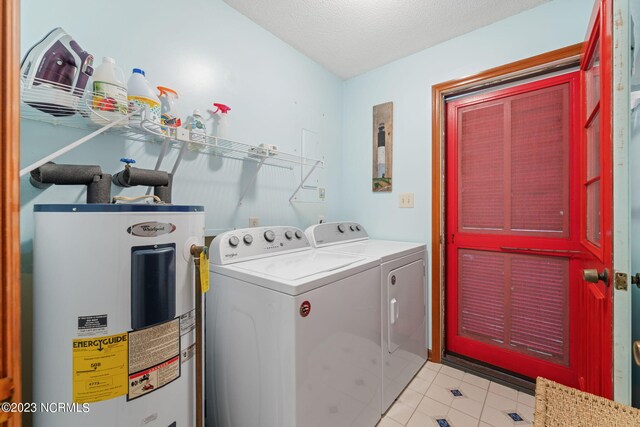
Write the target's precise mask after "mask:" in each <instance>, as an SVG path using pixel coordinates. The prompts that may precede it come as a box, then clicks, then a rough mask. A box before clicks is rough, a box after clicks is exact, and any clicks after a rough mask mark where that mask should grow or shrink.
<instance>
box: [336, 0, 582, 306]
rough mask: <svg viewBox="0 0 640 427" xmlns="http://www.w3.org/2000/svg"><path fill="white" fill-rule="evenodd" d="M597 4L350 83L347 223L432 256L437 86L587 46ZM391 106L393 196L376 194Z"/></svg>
mask: <svg viewBox="0 0 640 427" xmlns="http://www.w3.org/2000/svg"><path fill="white" fill-rule="evenodd" d="M592 6H593V0H555V1H552V2H550V3H547V4H544V5H542V6H539V7H537V8H534V9H531V10H528V11H525V12H522V13H520V14H518V15H516V16H513V17H510V18H508V19H505V20H502V21H500V22H497V23H495V24H493V25H490V26H487V27H484V28H481V29H479V30H476V31H473V32H471V33H467V34H465V35H463V36H460V37H457V38H455V39H453V40H450V41H447V42H444V43H441V44H439V45H437V46H434V47H432V48H430V49H427V50H424V51H422V52H419V53H416V54H414V55H411V56H409V57H407V58H404V59H400V60H398V61H395V62H393V63H391V64H388V65H385V66H383V67H380V68H378V69H376V70H373V71H371V72H368V73H366V74H363V75H361V76H358V77H354V78H352V79H350V80H348V81H346V82H345V85H344V106H343V120H342V122H343V129H342V179H343V181H344V183H345V184H344V191H343V192H342V203H340V207H341V211H340V214H341V217H344V218H345V219H354V220H357V221H360V222H362V223H363V224H365V226H366V227H367V230H368V231H369V232H370V234H372V235H374V236H375V237H378V238H389V239H398V240H409V241H416V242H424V243H427V247H428V248H429V251H430V252H431V167H430V165H431V86H432V85H434V84H437V83H441V82H444V81H447V80H451V79H457V78H461V77H464V76H466V75H470V74H474V73H477V72H480V71H483V70H486V69H488V68H492V67H496V66H499V65H503V64H506V63H509V62H513V61H517V60H520V59H524V58H527V57H530V56H534V55H538V54H541V53H544V52H548V51H550V50H554V49H558V48H561V47H565V46H568V45H571V44H574V43H578V42H581V41H583V40H584V37H585V34H586V29H587V25H588V22H589V17H590V14H591V9H592ZM387 101H393V108H394V113H393V114H394V122H393V123H394V136H393V161H394V164H393V170H394V176H393V192H392V193H391V194H388V193H373V192H372V191H371V162H372V161H371V156H372V148H371V144H372V134H371V133H372V124H371V120H372V110H371V108H372V106H374V105H376V104H380V103H383V102H387ZM400 192H413V193H415V208H414V209H399V208H398V196H399V193H400ZM430 281H431V280H430V278H429V282H430ZM430 289H431V288H430V286H429V295H430V294H431V290H430Z"/></svg>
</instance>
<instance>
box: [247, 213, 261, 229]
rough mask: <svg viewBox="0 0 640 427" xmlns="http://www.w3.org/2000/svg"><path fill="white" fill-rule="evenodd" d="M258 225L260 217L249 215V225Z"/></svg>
mask: <svg viewBox="0 0 640 427" xmlns="http://www.w3.org/2000/svg"><path fill="white" fill-rule="evenodd" d="M259 226H260V218H258V217H257V216H250V217H249V227H259Z"/></svg>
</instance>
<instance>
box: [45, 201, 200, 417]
mask: <svg viewBox="0 0 640 427" xmlns="http://www.w3.org/2000/svg"><path fill="white" fill-rule="evenodd" d="M34 210H35V237H34V289H33V292H34V295H33V300H34V307H33V311H34V344H33V347H34V353H33V354H34V356H33V358H34V401H35V402H37V403H38V405H40V403H47V404H48V403H67V405H66V406H64V407H61V406H58V407H53V406H50V407H49V408H50V409H52V410H50V411H42V410H38V412H37V413H36V414H35V425H36V427H62V426H64V427H76V426H78V427H79V426H83V427H85V426H96V427H98V426H110V427H111V426H123V427H129V426H149V427H191V426H194V425H195V424H196V422H195V420H196V398H195V394H196V392H195V387H196V368H195V359H196V355H195V341H196V332H195V330H194V325H195V301H196V296H195V287H194V271H195V267H194V263H193V257H192V256H191V253H190V248H191V246H193V245H202V244H203V240H204V210H203V207H202V206H170V205H146V204H145V205H124V204H123V205H113V204H112V205H103V204H93V205H91V204H87V205H36V206H35V209H34ZM83 404H84V405H83ZM39 409H40V407H39Z"/></svg>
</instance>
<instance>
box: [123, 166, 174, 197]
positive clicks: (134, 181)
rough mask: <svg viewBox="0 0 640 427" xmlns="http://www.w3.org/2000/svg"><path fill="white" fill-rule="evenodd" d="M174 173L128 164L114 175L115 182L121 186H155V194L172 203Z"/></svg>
mask: <svg viewBox="0 0 640 427" xmlns="http://www.w3.org/2000/svg"><path fill="white" fill-rule="evenodd" d="M172 181H173V175H171V174H170V173H169V172H164V171H159V170H153V169H140V168H134V167H132V166H131V165H129V164H127V165H126V166H125V167H124V169H123V170H122V171H120V172H118V173H117V174H115V175H114V176H113V183H114V184H115V185H117V186H119V187H133V186H136V185H146V186H149V187H153V194H155V195H156V196H158V197H160V200H162V201H163V202H164V203H171V186H172Z"/></svg>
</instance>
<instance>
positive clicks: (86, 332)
mask: <svg viewBox="0 0 640 427" xmlns="http://www.w3.org/2000/svg"><path fill="white" fill-rule="evenodd" d="M106 333H107V315H106V314H98V315H95V316H78V336H79V337H93V336H96V335H104V334H106Z"/></svg>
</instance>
